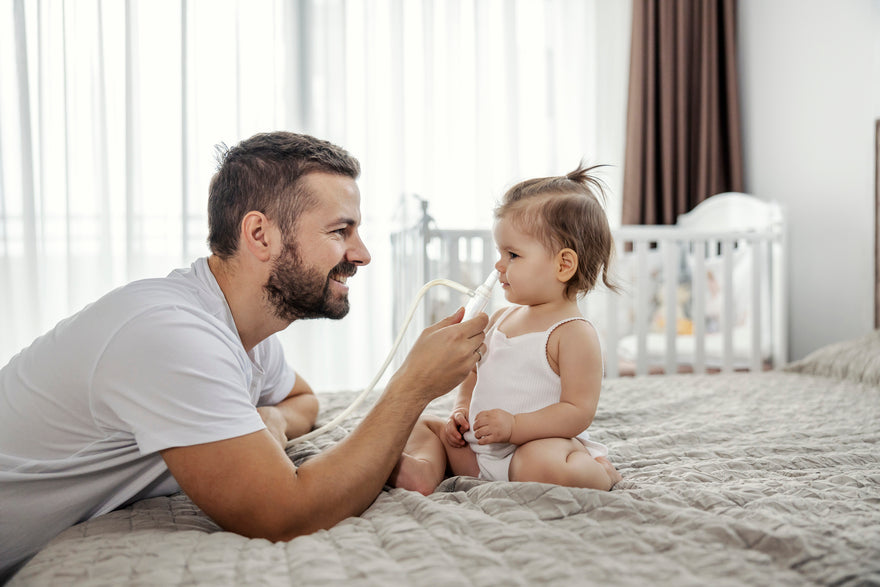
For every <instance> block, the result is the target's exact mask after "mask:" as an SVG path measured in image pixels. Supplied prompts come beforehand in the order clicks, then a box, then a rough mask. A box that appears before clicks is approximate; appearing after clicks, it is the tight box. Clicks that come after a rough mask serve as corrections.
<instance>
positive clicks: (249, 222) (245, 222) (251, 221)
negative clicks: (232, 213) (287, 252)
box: [240, 210, 272, 261]
mask: <svg viewBox="0 0 880 587" xmlns="http://www.w3.org/2000/svg"><path fill="white" fill-rule="evenodd" d="M240 240H241V245H242V246H243V247H244V248H245V249H246V250H247V251H248V252H249V253H250V254H251V255H253V256H254V257H256V258H257V259H259V260H260V261H268V260H269V259H270V258H271V256H272V255H271V253H272V231H271V226H270V222H269V219H268V218H266V215H265V214H263V213H262V212H257V211H256V210H251V211H250V212H248V213H247V214H245V215H244V218H242V220H241V237H240Z"/></svg>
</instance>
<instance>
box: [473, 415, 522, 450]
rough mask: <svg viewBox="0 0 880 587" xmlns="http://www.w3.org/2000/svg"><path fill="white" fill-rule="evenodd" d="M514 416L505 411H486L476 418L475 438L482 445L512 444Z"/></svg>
mask: <svg viewBox="0 0 880 587" xmlns="http://www.w3.org/2000/svg"><path fill="white" fill-rule="evenodd" d="M513 422H514V420H513V414H511V413H510V412H505V411H504V410H486V411H483V412H480V413H479V414H477V417H476V418H474V436H476V437H477V442H479V443H480V444H492V443H493V442H510V436H511V435H512V434H513Z"/></svg>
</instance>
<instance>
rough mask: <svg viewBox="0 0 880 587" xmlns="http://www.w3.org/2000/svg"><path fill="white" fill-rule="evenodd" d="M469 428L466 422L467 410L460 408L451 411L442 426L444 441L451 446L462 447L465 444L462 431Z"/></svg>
mask: <svg viewBox="0 0 880 587" xmlns="http://www.w3.org/2000/svg"><path fill="white" fill-rule="evenodd" d="M470 428H471V427H470V424H468V411H467V410H464V409H461V408H459V409H457V410H455V411H453V412H452V414H451V415H450V416H449V419H448V420H446V425H445V426H444V427H443V431H444V433H445V434H446V441H447V442H448V443H449V444H450V445H451V446H454V447H457V448H461V447H463V446H464V445H465V444H467V443H466V442H465V440H464V433H465V432H467V431H468V430H470Z"/></svg>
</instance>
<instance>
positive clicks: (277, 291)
mask: <svg viewBox="0 0 880 587" xmlns="http://www.w3.org/2000/svg"><path fill="white" fill-rule="evenodd" d="M302 182H303V188H304V189H306V190H308V191H309V192H310V193H311V194H312V195H313V197H314V198H315V199H316V202H317V203H316V205H315V206H314V207H312V208H311V209H310V210H308V211H307V212H305V213H304V214H303V215H302V216H301V217H300V218H299V221H298V222H297V224H296V227H295V228H294V234H293V235H285V238H286V243H285V245H284V247H283V249H282V250H281V253H280V254H279V255H278V257H276V259H275V261H274V263H273V267H272V271H271V273H270V275H269V279H268V281H267V283H266V285H265V286H264V290H265V291H266V294H267V298H268V301H269V304H270V306H271V308H272V311H273V312H274V314H275V315H276V316H277V317H278V318H281V319H282V320H285V321H288V322H292V321H294V320H302V319H307V318H332V319H336V320H338V319H340V318H342V317H344V316H345V315H346V314H348V310H349V303H348V285H346V280H347V279H348V278H349V277H351V276H352V275H354V274H355V272H356V271H357V267H358V265H366V264H367V263H369V262H370V253H369V251H367V248H366V246H365V245H364V243H363V241H362V240H361V238H360V235H359V234H358V226H359V225H360V219H361V214H360V192H359V191H358V188H357V184H356V183H355V181H354V180H353V179H351V178H349V177H345V176H342V175H335V174H329V173H310V174H308V175H307V176H305V177H304V178H303V179H302Z"/></svg>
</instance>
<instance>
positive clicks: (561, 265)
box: [555, 249, 578, 283]
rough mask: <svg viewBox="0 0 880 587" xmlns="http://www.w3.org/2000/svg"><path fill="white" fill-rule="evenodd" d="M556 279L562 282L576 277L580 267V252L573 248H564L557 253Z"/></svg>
mask: <svg viewBox="0 0 880 587" xmlns="http://www.w3.org/2000/svg"><path fill="white" fill-rule="evenodd" d="M555 262H556V279H558V280H559V281H560V282H562V283H568V280H569V279H571V278H572V277H574V274H575V273H576V272H577V267H578V254H577V253H575V252H574V250H572V249H562V250H561V251H559V252H558V253H556V260H555Z"/></svg>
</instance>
